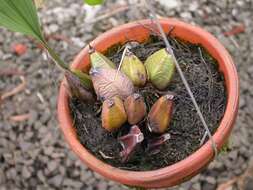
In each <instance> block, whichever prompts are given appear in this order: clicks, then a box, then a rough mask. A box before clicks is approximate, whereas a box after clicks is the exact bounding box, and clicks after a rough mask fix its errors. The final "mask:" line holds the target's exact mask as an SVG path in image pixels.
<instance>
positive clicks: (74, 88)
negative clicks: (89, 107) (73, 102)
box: [65, 71, 95, 103]
mask: <svg viewBox="0 0 253 190" xmlns="http://www.w3.org/2000/svg"><path fill="white" fill-rule="evenodd" d="M84 76H86V75H84ZM65 78H66V80H67V82H68V87H69V89H70V92H71V95H72V96H74V97H76V98H78V99H79V100H81V101H83V102H86V103H92V102H94V101H95V98H94V96H93V93H92V92H90V91H89V90H88V89H87V88H86V87H85V85H83V83H82V81H81V80H80V79H79V78H78V77H77V76H76V75H75V74H73V73H72V72H70V71H65Z"/></svg>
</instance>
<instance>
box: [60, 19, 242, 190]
mask: <svg viewBox="0 0 253 190" xmlns="http://www.w3.org/2000/svg"><path fill="white" fill-rule="evenodd" d="M160 22H161V24H162V27H163V28H164V30H165V31H166V32H168V31H169V29H170V27H172V26H174V27H175V28H174V30H173V31H172V35H173V36H177V37H179V38H181V39H184V40H186V41H189V42H192V43H197V44H201V45H202V46H204V47H205V48H206V49H207V50H208V52H209V53H210V54H211V55H212V56H213V57H214V58H215V59H216V60H217V61H218V62H219V68H220V70H221V71H222V73H223V74H224V77H225V82H226V89H227V105H226V112H225V115H224V117H223V119H222V121H221V123H220V126H219V127H218V129H217V131H216V132H215V134H214V135H213V138H214V141H215V142H216V143H217V145H218V149H220V148H221V147H222V145H223V144H224V143H225V142H226V140H227V138H228V136H229V134H230V132H231V130H232V128H233V125H234V122H235V119H236V115H237V111H238V101H239V81H238V76H237V71H236V68H235V66H234V63H233V60H232V59H231V57H230V55H229V53H228V52H227V51H226V49H225V48H224V47H223V46H222V44H221V43H220V42H219V41H218V40H217V39H216V38H215V37H214V36H212V35H211V34H210V33H208V32H206V31H204V30H203V29H201V28H199V27H196V26H192V25H189V24H186V23H184V22H181V21H178V20H175V19H161V20H160ZM140 23H141V24H140ZM143 25H145V26H147V27H144V26H143ZM150 27H153V28H156V26H155V25H154V24H152V23H151V22H150V20H141V21H138V22H134V23H129V24H125V25H122V26H119V27H116V28H114V29H112V30H110V31H108V32H106V33H104V34H102V35H100V36H99V37H97V38H96V39H95V40H94V41H93V42H92V43H91V45H92V46H94V47H95V48H96V49H97V50H98V51H100V52H104V51H106V50H107V49H108V48H110V47H111V46H113V45H115V44H118V43H124V42H126V41H129V40H136V41H139V42H143V41H145V40H147V39H148V37H149V34H150V30H148V29H147V28H150ZM89 64H90V63H89V56H88V47H86V48H84V49H83V50H82V51H81V52H80V53H79V54H78V56H77V57H76V58H75V60H74V62H73V64H72V67H74V68H79V69H82V70H84V71H88V69H89V67H90V65H89ZM64 82H65V81H63V82H62V84H61V87H60V93H59V97H58V118H59V122H60V128H61V130H62V132H63V133H64V135H65V138H66V140H67V142H68V143H69V145H70V147H71V149H72V150H73V151H74V152H75V153H76V155H77V156H78V157H79V158H80V159H81V160H82V161H83V162H84V163H85V164H86V165H87V166H88V167H90V168H91V169H92V170H94V171H95V172H97V173H99V174H101V175H102V176H104V177H106V178H108V179H110V180H114V181H117V182H119V183H122V184H126V185H131V186H141V187H146V188H151V187H152V188H158V187H170V186H174V185H177V184H179V183H181V182H183V181H185V180H187V179H189V178H191V177H193V176H194V175H196V174H197V173H199V172H200V171H201V170H202V169H203V168H204V167H205V166H207V165H208V163H209V162H210V161H211V160H212V159H213V156H214V154H213V150H212V148H211V143H210V140H209V141H208V142H207V143H205V144H204V145H203V146H202V147H201V148H199V149H198V150H197V151H196V152H194V153H193V154H191V155H190V156H188V157H187V158H185V159H184V160H182V161H180V162H177V163H175V164H173V165H170V166H167V167H164V168H161V169H158V170H152V171H145V172H136V171H127V170H122V169H118V168H115V167H112V166H111V165H108V164H106V163H104V162H103V161H101V160H99V159H97V158H96V157H95V156H93V155H92V154H91V153H90V152H89V151H88V150H87V149H85V147H83V146H82V145H81V143H80V142H79V140H78V139H77V135H76V131H75V128H74V127H73V121H72V118H71V114H70V110H69V106H68V102H69V98H68V95H67V92H66V90H65V88H64V86H63V83H64Z"/></svg>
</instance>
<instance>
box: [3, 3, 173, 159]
mask: <svg viewBox="0 0 253 190" xmlns="http://www.w3.org/2000/svg"><path fill="white" fill-rule="evenodd" d="M84 2H85V3H87V4H89V5H98V4H102V3H103V0H84ZM0 26H3V27H5V28H7V29H9V30H11V31H14V32H19V33H22V34H24V35H27V36H30V37H32V38H34V39H35V40H37V41H38V42H39V43H40V44H41V45H42V46H43V47H44V49H45V51H46V52H47V53H48V54H49V55H50V56H51V58H52V59H53V60H54V62H55V63H56V65H57V66H59V67H60V68H61V69H62V70H63V71H64V73H65V77H66V79H67V82H68V88H69V91H70V94H71V95H72V96H75V97H77V98H78V99H79V100H80V101H83V102H86V103H94V102H95V100H96V99H98V100H100V101H102V102H103V104H102V114H101V117H102V127H104V128H105V129H106V130H107V131H109V132H113V131H117V130H118V129H119V128H120V127H122V125H123V124H124V123H125V122H128V123H129V124H130V125H132V127H131V130H130V131H129V133H128V134H127V135H125V136H122V137H120V138H119V142H120V143H121V144H122V146H123V151H122V152H121V154H120V155H121V156H122V160H123V161H124V162H125V161H127V160H128V159H129V156H130V155H131V154H132V152H133V151H134V149H135V148H136V147H137V145H139V144H140V143H142V141H143V140H144V138H145V137H144V134H143V133H142V132H141V130H140V129H139V127H138V123H140V122H141V121H143V120H146V121H147V125H146V127H147V129H148V130H149V132H150V133H155V134H159V135H160V136H159V137H157V138H154V139H152V140H151V141H149V142H148V148H149V149H154V147H157V146H158V145H160V144H162V143H163V142H165V141H166V140H168V139H169V135H168V134H165V131H166V129H167V128H168V126H169V122H170V119H171V113H172V108H173V98H174V96H172V95H168V94H167V95H164V96H162V97H160V98H159V99H158V100H157V102H156V103H155V104H154V105H153V106H152V107H151V109H150V110H147V108H146V105H145V101H144V98H143V97H142V96H141V94H138V93H136V92H135V91H136V89H138V88H140V87H144V86H145V85H146V82H147V81H148V80H149V81H150V82H151V83H152V84H153V86H154V87H155V88H157V89H159V90H164V89H166V88H167V87H168V85H169V84H170V81H171V79H172V77H173V73H174V71H175V64H174V62H173V59H172V56H171V55H170V54H169V53H168V51H167V49H161V50H159V51H157V52H155V53H154V54H152V55H151V56H150V57H148V58H147V60H146V61H145V63H142V62H141V61H140V60H139V59H138V57H137V56H135V55H134V53H132V52H131V51H130V50H129V49H131V48H129V49H126V51H125V54H124V56H123V57H122V60H121V63H120V64H119V65H120V66H119V68H117V67H116V65H115V64H114V63H113V62H112V61H111V60H109V59H108V58H107V57H105V56H104V55H103V54H101V53H100V52H97V51H96V50H95V49H94V48H93V47H91V46H90V51H89V54H90V61H91V69H90V71H89V74H88V73H84V72H82V71H80V70H76V69H72V68H70V67H69V66H68V64H67V63H65V62H64V60H62V59H61V58H60V56H59V55H58V54H57V53H56V52H55V51H54V50H53V49H52V48H51V47H50V46H49V44H48V43H47V41H46V40H45V37H44V36H43V32H42V30H41V26H40V21H39V18H38V15H37V9H36V6H35V4H34V1H33V0H1V3H0ZM129 47H130V46H129ZM124 100H125V101H124ZM148 111H149V113H147V112H148Z"/></svg>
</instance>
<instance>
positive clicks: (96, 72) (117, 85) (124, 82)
mask: <svg viewBox="0 0 253 190" xmlns="http://www.w3.org/2000/svg"><path fill="white" fill-rule="evenodd" d="M116 73H117V70H115V69H104V68H95V69H94V68H92V69H91V70H90V76H91V79H92V82H93V86H94V89H95V91H96V94H97V96H98V98H99V99H101V100H106V99H109V98H112V97H114V96H119V97H120V98H122V99H125V98H127V97H128V96H130V95H131V94H133V91H134V86H133V83H132V82H131V81H130V79H129V78H128V77H127V76H126V75H124V74H123V73H121V72H118V76H117V79H116V80H114V76H115V75H116Z"/></svg>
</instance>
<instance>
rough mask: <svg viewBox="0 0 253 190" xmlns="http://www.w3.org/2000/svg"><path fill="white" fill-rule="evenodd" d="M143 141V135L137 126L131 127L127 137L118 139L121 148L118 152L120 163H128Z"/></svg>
mask: <svg viewBox="0 0 253 190" xmlns="http://www.w3.org/2000/svg"><path fill="white" fill-rule="evenodd" d="M143 140H144V135H143V133H142V132H141V130H140V129H139V127H138V126H137V125H134V126H132V127H131V130H130V132H129V133H128V134H127V135H125V136H122V137H120V138H119V142H120V144H121V145H122V147H123V150H122V151H121V152H120V156H121V157H122V162H127V161H128V159H129V158H130V156H131V155H132V154H133V152H134V150H135V149H136V148H137V146H138V145H139V144H140V143H141V142H142V141H143Z"/></svg>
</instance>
